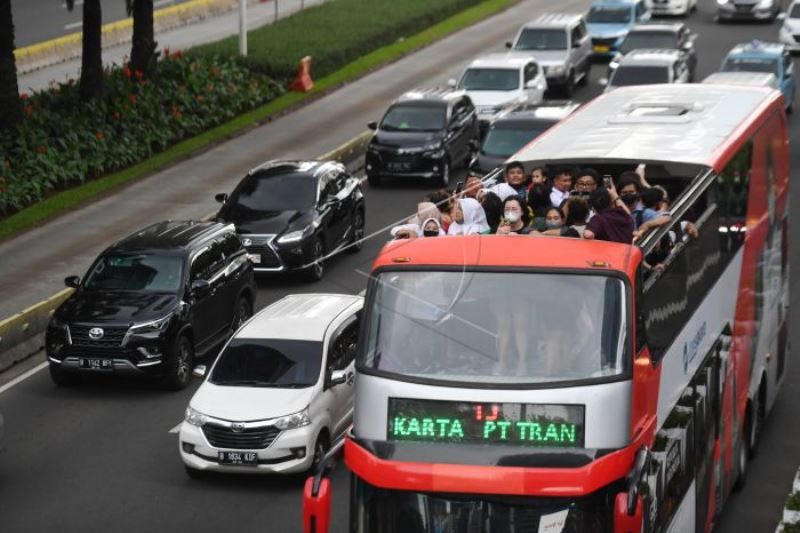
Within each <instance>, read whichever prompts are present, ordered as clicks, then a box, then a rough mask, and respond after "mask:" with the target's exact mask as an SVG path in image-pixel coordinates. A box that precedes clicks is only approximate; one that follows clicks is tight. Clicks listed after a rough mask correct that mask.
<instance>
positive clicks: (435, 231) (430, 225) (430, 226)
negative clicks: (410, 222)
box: [417, 218, 445, 237]
mask: <svg viewBox="0 0 800 533" xmlns="http://www.w3.org/2000/svg"><path fill="white" fill-rule="evenodd" d="M444 234H445V233H444V230H442V224H441V222H439V221H438V220H437V219H435V218H429V219H427V220H425V222H423V223H422V227H421V230H420V233H419V235H417V236H418V237H441V236H442V235H444Z"/></svg>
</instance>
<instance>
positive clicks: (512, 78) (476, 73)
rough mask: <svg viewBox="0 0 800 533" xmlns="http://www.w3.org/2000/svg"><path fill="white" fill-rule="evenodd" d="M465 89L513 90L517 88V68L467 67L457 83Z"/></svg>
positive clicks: (460, 87)
mask: <svg viewBox="0 0 800 533" xmlns="http://www.w3.org/2000/svg"><path fill="white" fill-rule="evenodd" d="M458 87H459V89H464V90H465V91H513V90H515V89H519V70H517V69H510V68H469V69H467V71H466V72H464V75H463V76H462V77H461V81H460V82H459V83H458Z"/></svg>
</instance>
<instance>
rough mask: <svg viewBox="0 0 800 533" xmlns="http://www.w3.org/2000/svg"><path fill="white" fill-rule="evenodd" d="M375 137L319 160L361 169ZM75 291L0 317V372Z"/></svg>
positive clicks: (23, 354) (30, 349)
mask: <svg viewBox="0 0 800 533" xmlns="http://www.w3.org/2000/svg"><path fill="white" fill-rule="evenodd" d="M371 138H372V132H371V131H369V130H366V131H364V132H362V133H360V134H359V135H357V136H356V137H354V138H352V139H350V140H349V141H347V142H346V143H344V144H342V145H340V146H338V147H336V148H334V149H333V150H331V151H329V152H326V153H324V154H322V155H321V156H319V157H318V158H317V159H321V160H336V161H339V162H340V163H342V164H344V165H345V166H346V167H347V169H348V171H350V172H353V173H355V172H358V171H359V170H361V169H362V168H363V166H364V157H363V156H364V154H365V153H366V151H367V144H368V143H369V140H370V139H371ZM216 214H217V213H216V211H214V212H212V213H208V214H206V215H205V216H203V217H202V218H201V220H204V221H208V220H211V219H212V218H213V217H214V215H216ZM73 291H74V289H63V290H61V291H59V292H57V293H56V294H54V295H52V296H51V297H49V298H47V299H46V300H42V301H41V302H39V303H36V304H33V305H32V306H30V307H28V308H27V309H25V310H23V311H20V312H19V313H17V314H15V315H12V316H10V317H8V318H6V319H3V320H0V374H1V373H3V372H4V371H6V370H8V369H9V368H11V367H12V366H14V365H15V364H17V363H19V362H21V361H24V360H25V359H27V358H29V357H31V356H33V355H35V354H36V353H38V352H39V351H41V350H42V348H44V333H45V330H46V329H47V324H48V322H49V321H50V317H51V316H52V315H53V312H54V311H55V310H56V308H57V307H58V306H59V305H61V304H62V303H63V302H64V301H65V300H66V299H67V298H69V296H70V295H71V294H72V293H73Z"/></svg>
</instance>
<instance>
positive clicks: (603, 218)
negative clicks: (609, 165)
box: [583, 176, 633, 244]
mask: <svg viewBox="0 0 800 533" xmlns="http://www.w3.org/2000/svg"><path fill="white" fill-rule="evenodd" d="M603 185H604V187H603V188H600V189H597V190H596V191H594V192H593V193H592V195H591V197H590V202H591V204H592V207H593V208H594V210H595V215H594V216H593V217H592V218H591V220H589V222H588V223H587V224H586V229H585V230H584V231H583V238H584V239H597V240H601V241H612V242H621V243H623V244H631V243H632V242H633V218H632V217H631V212H630V210H629V209H628V207H627V206H626V205H625V202H623V201H622V199H621V198H620V197H619V194H617V189H616V187H614V182H613V181H612V180H611V177H610V176H604V177H603Z"/></svg>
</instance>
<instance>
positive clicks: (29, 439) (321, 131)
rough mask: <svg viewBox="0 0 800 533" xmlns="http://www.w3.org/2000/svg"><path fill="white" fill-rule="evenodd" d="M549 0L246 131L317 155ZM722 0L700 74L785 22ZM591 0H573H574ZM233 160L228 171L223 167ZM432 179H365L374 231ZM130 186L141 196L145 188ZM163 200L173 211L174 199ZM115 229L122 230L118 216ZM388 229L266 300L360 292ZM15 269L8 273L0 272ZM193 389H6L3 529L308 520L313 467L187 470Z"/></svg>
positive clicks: (494, 45)
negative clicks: (203, 474)
mask: <svg viewBox="0 0 800 533" xmlns="http://www.w3.org/2000/svg"><path fill="white" fill-rule="evenodd" d="M119 1H120V2H121V0H119ZM549 3H550V2H545V1H539V2H536V1H529V2H525V3H523V5H521V6H519V7H517V8H515V9H514V10H512V11H509V12H506V13H504V14H501V15H500V16H498V17H496V18H494V19H492V20H490V21H487V22H485V23H482V24H480V25H478V26H476V27H474V28H472V29H470V30H467V31H466V32H462V34H460V35H456V36H453V37H451V38H449V39H447V40H445V41H443V42H442V43H439V44H437V45H434V46H432V47H430V48H428V49H426V50H424V51H423V52H421V53H420V54H418V55H417V56H413V57H410V58H407V59H405V60H403V61H400V62H398V63H396V64H395V65H393V66H392V67H389V68H388V69H385V70H383V71H380V72H376V73H374V74H372V75H370V76H368V77H366V78H364V79H363V80H361V81H360V82H357V83H355V84H353V85H351V86H350V87H348V88H346V89H344V90H342V91H339V92H338V93H336V94H333V95H331V96H329V97H327V98H325V99H323V100H321V101H320V102H318V103H316V104H314V105H312V106H309V107H307V108H305V109H304V110H301V111H299V112H297V113H295V114H293V115H290V116H288V117H285V118H284V119H281V120H279V121H276V123H273V124H271V125H270V126H272V127H273V128H278V129H277V130H274V131H277V132H280V134H279V135H278V134H276V135H275V136H272V135H269V133H270V130H268V129H267V130H262V133H261V138H260V140H259V138H258V137H255V135H253V137H255V138H253V139H249V140H248V144H249V145H250V146H258V145H259V144H260V146H261V149H260V150H261V154H260V155H261V158H262V159H263V158H267V157H271V156H273V155H274V154H280V153H288V154H290V155H297V154H302V153H305V154H306V155H311V154H314V153H321V152H322V151H324V150H325V149H330V148H332V147H334V146H336V145H337V144H339V142H341V140H339V139H341V138H342V136H343V135H349V134H355V133H358V131H360V130H361V129H362V128H363V124H364V123H366V122H367V121H368V120H371V119H373V118H376V117H377V115H378V114H379V113H380V110H381V109H383V108H384V107H385V106H386V104H387V103H388V101H389V99H390V98H391V97H392V96H394V95H396V94H398V93H399V92H401V91H402V90H403V89H404V88H407V87H410V86H417V85H430V84H434V83H436V84H438V83H442V82H444V81H445V80H446V79H447V78H449V77H452V76H453V74H454V72H455V71H457V70H458V69H459V68H460V67H461V66H462V65H463V64H464V63H465V62H466V61H467V60H469V59H470V58H471V57H473V56H474V55H476V54H478V53H480V52H482V51H490V50H496V49H499V46H501V45H502V42H503V41H504V40H506V38H507V37H508V36H510V35H511V34H512V33H513V32H514V30H516V28H517V26H518V24H519V21H520V20H524V19H526V18H531V17H532V16H534V15H535V14H536V12H538V11H541V10H542V8H543V6H547V5H548V4H549ZM713 3H714V2H713V0H706V1H705V2H702V3H701V10H700V12H699V13H697V14H695V15H693V16H692V17H691V19H690V21H689V22H690V25H691V26H692V27H693V29H695V30H696V31H698V32H699V33H700V38H699V40H698V43H697V44H698V48H699V51H700V60H699V65H698V75H699V76H698V77H700V78H702V77H703V76H705V75H706V74H708V73H710V72H712V71H714V70H716V68H717V66H718V65H719V62H720V61H721V59H722V56H723V55H724V53H725V51H726V50H728V49H729V48H730V47H731V46H732V45H733V44H734V43H736V42H739V41H744V40H749V39H752V38H756V37H758V38H762V39H770V38H774V36H775V35H776V33H777V27H776V26H768V25H758V26H750V25H725V26H717V25H715V24H714V23H713V22H712V20H711V7H712V5H713ZM563 4H564V5H563V7H562V9H564V10H568V9H570V3H569V2H563ZM586 4H587V2H584V1H580V2H578V1H576V2H572V5H573V6H574V5H586ZM551 9H552V8H551ZM604 72H605V67H604V66H596V67H595V68H594V71H593V73H592V80H591V82H590V84H589V87H587V88H583V89H580V90H579V92H578V94H577V99H579V100H587V99H589V98H591V97H593V96H594V95H596V94H597V93H599V92H600V87H599V85H598V83H597V78H598V77H600V76H601V75H602V74H603V73H604ZM354 96H355V97H354ZM320 115H321V116H320ZM791 124H792V126H791V131H792V138H797V136H798V128H799V127H800V126H798V122H797V119H796V117H795V118H793V119H792V121H791ZM303 129H305V131H306V132H307V133H306V137H305V138H302V137H300V134H301V130H303ZM309 131H313V132H314V134H313V135H312V134H310V133H308V132H309ZM342 140H344V139H342ZM298 143H303V146H299V145H298ZM239 149H242V148H239ZM253 149H255V148H253ZM231 150H233V148H231V147H230V146H228V147H226V146H225V145H223V146H221V147H219V148H218V149H215V150H214V151H212V152H209V153H207V154H206V155H204V156H201V157H200V158H197V159H198V160H197V161H194V165H196V166H195V167H192V168H194V169H200V168H202V167H203V165H206V166H211V167H212V168H213V169H214V171H215V172H216V177H215V179H212V178H204V177H202V176H199V175H198V176H197V177H196V182H194V183H193V186H192V187H191V188H190V189H187V191H186V193H185V196H184V197H183V198H181V200H180V201H178V200H175V198H176V197H171V196H169V194H167V195H166V196H167V199H166V201H167V202H169V201H170V200H172V201H174V202H175V203H174V206H173V207H174V209H175V210H176V211H179V212H186V211H188V210H190V209H194V210H198V209H199V210H200V211H201V212H203V210H204V209H206V210H207V208H208V207H209V206H210V205H211V204H210V203H208V200H207V199H208V198H210V196H211V193H212V192H216V191H217V190H226V189H227V188H228V185H229V184H230V183H231V182H232V181H235V179H236V178H237V177H238V176H239V175H240V174H239V173H237V172H236V171H237V170H238V168H239V167H241V166H243V165H246V164H249V160H250V158H249V157H248V156H245V155H243V154H241V153H239V154H231V153H230V152H231ZM309 150H310V151H309ZM234 156H236V157H234ZM226 158H227V159H226ZM220 160H222V162H220ZM226 168H227V169H228V171H229V172H230V175H229V176H226V175H225V172H224V170H225V169H226ZM188 170H191V169H188ZM798 173H800V154H798V153H797V151H796V150H795V151H794V153H793V155H792V174H793V175H798ZM166 174H167V176H165V177H169V173H166ZM174 175H175V177H176V179H178V177H179V176H178V175H177V174H174ZM190 175H191V174H190ZM426 190H427V187H426V186H425V184H422V183H413V184H405V185H399V184H396V185H394V186H391V187H387V188H382V189H378V190H374V189H369V188H368V190H367V209H368V210H367V223H368V230H370V231H376V230H378V229H380V228H382V227H384V226H386V225H388V224H389V223H391V222H393V221H395V220H398V219H400V218H401V217H402V216H404V215H407V214H408V213H409V212H410V211H412V210H413V206H414V205H415V203H416V201H417V200H418V199H419V198H420V197H421V196H422V195H423V194H424V192H425V191H426ZM126 191H127V192H132V193H133V194H132V195H131V197H137V196H136V193H138V191H137V190H136V186H134V187H131V188H129V189H127V190H126ZM792 194H793V196H795V199H794V200H793V203H794V204H795V205H798V204H797V200H798V199H797V198H796V197H797V195H798V194H800V192H798V188H797V187H795V190H794V192H793V193H792ZM137 198H138V197H137ZM151 202H154V203H156V204H158V200H157V199H156V198H155V195H154V197H153V198H152V199H148V198H144V199H138V200H137V202H136V203H137V204H138V205H139V206H141V207H142V208H143V209H144V211H145V213H144V215H142V217H143V218H140V219H139V220H138V222H139V223H141V222H142V220H144V219H147V218H148V217H150V218H154V217H153V216H152V215H155V214H156V213H158V211H157V210H155V206H153V205H150V203H151ZM203 202H205V204H204V203H203ZM195 204H199V206H198V205H195ZM105 207H106V208H108V207H109V206H105ZM99 208H100V207H99V206H98V207H96V208H95V209H99ZM161 209H162V211H161V212H160V214H161V215H162V216H163V213H164V211H163V206H162V207H161ZM85 216H86V218H83V219H82V218H81V217H80V216H78V215H76V217H75V218H74V219H68V221H67V223H70V224H72V225H71V228H72V230H73V231H77V232H85V233H84V234H85V236H86V237H85V238H86V241H87V245H86V248H87V249H88V248H91V247H94V246H98V244H96V243H95V242H94V241H96V240H98V239H101V238H102V235H103V234H104V231H103V230H104V228H102V227H101V221H100V220H97V221H96V222H92V224H91V225H89V226H88V227H87V226H81V225H80V221H81V220H92V218H91V217H92V213H88V214H86V215H85ZM105 229H106V230H107V231H112V230H114V229H117V228H116V226H114V223H109V225H108V226H106V228H105ZM107 231H106V232H105V233H106V234H107ZM383 240H384V237H383V236H381V235H379V236H377V237H375V238H373V239H370V240H369V241H368V243H367V244H366V246H365V247H364V249H363V251H362V252H361V253H360V254H358V255H355V256H352V255H344V256H342V257H340V258H336V259H334V260H333V261H332V262H331V264H330V267H329V270H328V273H327V276H326V278H325V279H324V280H323V281H322V282H320V283H317V284H313V285H312V284H306V283H304V282H301V281H299V280H295V279H283V280H271V281H262V282H261V284H260V291H259V295H258V301H257V307H262V306H264V305H267V304H269V303H270V302H272V301H274V300H275V299H277V298H279V297H280V296H282V295H284V294H287V293H291V292H311V291H335V292H357V291H360V290H361V289H363V288H364V286H365V279H366V278H365V273H366V272H367V271H368V269H369V265H370V262H371V259H372V258H373V257H374V256H375V254H376V252H377V251H378V249H379V248H380V247H381V245H382V244H383ZM798 250H800V247H797V246H792V247H791V250H790V253H791V261H792V263H793V264H800V263H797V260H798V257H797V256H798V253H799V252H798ZM83 253H88V252H87V251H83ZM51 267H52V268H51V270H52V271H53V272H52V274H53V275H56V276H57V277H63V276H64V275H66V274H68V273H71V272H68V271H65V270H64V268H63V263H58V261H56V264H52V265H51ZM795 270H796V269H795ZM29 272H31V271H29ZM4 275H5V274H4V273H2V272H0V276H4ZM3 282H5V280H4V279H3ZM791 290H792V300H791V301H792V304H793V305H794V306H795V307H796V306H797V304H798V303H800V300H798V297H799V295H798V292H797V290H798V287H797V283H796V282H795V283H794V284H793V285H792V288H791ZM6 291H7V287H0V292H1V293H3V294H4V295H5V294H7V292H6ZM8 294H10V292H8ZM798 334H800V330H794V331H792V332H791V335H792V341H793V344H794V345H795V346H798V341H800V339H798V338H797V335H798ZM787 372H788V373H787V379H786V383H785V385H784V387H785V388H784V390H783V392H782V393H781V396H780V398H779V400H778V403H777V405H776V408H775V410H774V412H773V413H772V415H771V416H770V418H769V419H768V422H767V425H766V428H765V433H764V438H763V441H762V446H761V450H760V454H759V457H758V458H757V459H756V460H755V462H754V463H752V465H751V466H752V467H751V470H750V474H749V475H750V478H749V482H748V484H747V486H746V488H745V490H744V491H743V492H742V493H741V494H739V495H736V496H735V497H734V499H733V500H731V501H730V502H729V503H728V505H727V507H726V509H725V511H724V513H723V515H722V517H721V519H720V520H719V522H718V526H719V527H718V528H717V530H719V531H724V532H739V531H751V532H753V533H756V532H762V531H763V532H766V531H772V530H774V527H775V524H776V522H777V520H778V518H779V515H780V510H781V508H782V506H783V499H784V498H785V496H786V493H787V491H788V490H789V486H790V484H791V479H792V476H793V474H794V471H795V469H796V468H797V465H798V464H800V424H798V421H797V417H796V411H793V402H796V401H797V398H800V394H799V392H800V390H798V389H800V364H792V363H790V366H789V370H788V371H787ZM194 388H195V387H190V389H189V390H186V391H183V392H180V393H165V392H161V391H159V390H158V389H156V388H155V387H153V386H150V385H148V384H146V383H141V382H128V381H121V380H93V381H91V382H89V383H86V384H84V385H82V386H80V387H78V388H75V389H68V390H63V389H57V388H55V387H54V386H53V385H52V384H51V383H50V381H49V377H48V376H47V373H46V371H42V372H39V373H36V374H34V375H33V376H32V377H31V378H29V379H27V380H25V381H23V382H21V383H19V384H17V385H16V386H14V387H13V388H11V389H9V390H7V391H5V392H3V393H0V410H2V411H3V413H4V415H5V418H6V441H5V442H4V443H3V446H4V450H3V451H2V452H0V530H2V531H3V532H4V533H16V532H39V531H53V530H59V531H64V532H72V531H80V532H92V531H98V532H99V531H102V532H106V531H115V532H127V531H131V532H137V533H139V532H141V531H148V530H149V531H192V532H203V531H218V530H220V529H224V530H228V531H237V532H249V531H253V532H256V531H259V532H260V531H277V532H284V531H286V532H289V531H300V528H301V522H300V516H301V486H302V482H303V478H302V477H287V478H251V477H244V476H214V477H211V478H209V479H206V480H203V481H200V482H197V481H191V480H189V479H188V478H187V477H186V476H185V474H184V472H183V467H182V464H181V462H180V459H179V457H178V452H177V442H176V441H177V439H176V436H175V435H174V434H170V433H168V432H169V430H170V429H171V428H173V427H174V426H175V425H176V424H177V423H178V422H179V421H180V420H181V417H182V413H183V410H184V408H185V406H186V404H187V402H188V399H189V398H190V396H191V394H192V392H193V390H194ZM333 477H334V483H333V488H334V505H333V516H334V523H335V524H336V526H335V528H334V530H333V531H336V532H345V531H347V526H346V524H347V501H348V498H349V494H348V486H347V473H346V472H345V471H343V470H342V469H339V470H337V471H336V472H335V473H334V476H333Z"/></svg>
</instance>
